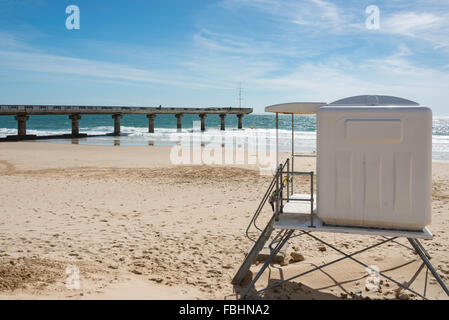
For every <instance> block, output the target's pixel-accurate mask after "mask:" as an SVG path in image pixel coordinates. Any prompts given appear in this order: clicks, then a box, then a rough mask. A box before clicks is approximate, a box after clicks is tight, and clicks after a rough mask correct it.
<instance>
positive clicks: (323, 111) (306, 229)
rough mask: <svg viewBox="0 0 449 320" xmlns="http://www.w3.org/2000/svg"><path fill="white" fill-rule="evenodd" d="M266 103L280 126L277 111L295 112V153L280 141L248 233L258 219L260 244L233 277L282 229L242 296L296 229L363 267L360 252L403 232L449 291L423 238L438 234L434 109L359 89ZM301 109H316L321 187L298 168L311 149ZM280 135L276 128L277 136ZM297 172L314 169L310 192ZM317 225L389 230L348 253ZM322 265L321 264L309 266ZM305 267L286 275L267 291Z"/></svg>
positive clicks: (243, 272)
mask: <svg viewBox="0 0 449 320" xmlns="http://www.w3.org/2000/svg"><path fill="white" fill-rule="evenodd" d="M265 111H266V112H272V113H275V114H276V132H277V131H278V115H279V114H289V115H291V121H292V142H291V145H292V150H291V157H290V158H288V159H287V160H286V161H285V162H284V163H282V164H280V163H279V149H278V147H277V148H276V154H277V156H276V160H277V164H278V167H277V170H276V174H275V176H274V178H273V181H272V182H271V184H270V186H269V188H268V190H267V192H266V193H265V195H264V197H263V199H262V202H261V204H260V205H259V208H258V209H257V211H256V213H255V214H254V216H253V218H252V220H251V222H250V224H249V226H248V228H247V232H246V234H247V236H248V237H249V238H250V239H251V237H250V236H249V230H250V229H251V228H253V227H255V228H256V229H258V230H259V231H260V236H259V238H258V240H253V239H251V240H253V241H254V243H255V244H254V246H253V248H252V249H251V251H250V252H249V253H248V255H247V256H246V258H245V260H244V262H243V264H242V265H241V267H240V269H239V270H238V272H237V274H236V275H235V277H234V279H233V284H235V285H238V284H240V283H241V282H242V281H243V279H244V278H245V276H246V275H247V272H248V271H249V268H250V266H251V264H252V263H253V262H254V261H255V260H256V258H257V256H258V254H259V252H260V251H261V250H262V249H263V247H264V245H265V244H266V243H267V242H270V236H271V235H272V233H273V231H274V230H279V231H278V234H277V235H276V236H275V237H274V239H273V240H271V243H270V245H269V248H270V249H271V253H270V255H269V257H268V259H267V260H266V262H265V263H264V265H263V266H262V268H261V269H260V271H259V272H258V273H257V274H256V275H255V277H254V279H253V280H252V282H251V283H250V285H249V286H248V287H247V288H246V290H245V291H244V293H243V294H242V295H241V298H246V297H247V295H248V293H249V291H250V290H251V289H252V288H253V287H254V284H255V283H256V281H257V280H258V279H259V277H260V276H261V275H262V273H263V272H264V270H265V269H266V268H267V267H268V266H269V264H270V263H271V261H272V260H273V258H274V257H275V256H276V255H277V254H278V253H279V251H280V250H281V248H282V247H283V246H284V245H285V244H286V243H287V241H288V240H289V239H290V238H291V237H292V236H293V234H294V233H295V232H299V234H298V235H307V236H310V237H312V238H313V239H315V240H317V241H319V242H321V243H322V244H325V245H327V246H329V247H330V248H332V249H334V250H335V251H337V252H339V253H340V254H342V255H344V256H345V257H344V258H343V259H345V258H349V259H351V260H353V261H355V262H357V263H359V264H361V265H363V266H364V267H368V266H367V265H365V264H364V263H362V262H360V261H359V260H357V259H356V258H354V256H355V255H357V254H359V253H361V252H364V251H367V250H370V249H372V248H374V247H377V246H379V245H382V244H384V243H386V242H389V241H393V240H395V239H396V238H401V237H403V238H404V237H405V238H407V239H408V241H409V242H410V244H411V245H412V247H413V250H414V251H415V252H416V253H417V254H418V255H419V257H420V258H421V259H422V260H423V264H422V266H421V268H420V270H421V269H422V268H423V267H424V266H427V268H428V270H430V271H431V273H432V274H433V276H434V277H435V279H436V280H437V282H438V283H439V284H440V285H441V287H442V288H443V290H444V291H445V292H446V293H447V294H448V296H449V289H448V287H447V286H446V284H445V283H444V282H443V280H442V279H441V277H440V276H439V275H438V273H437V272H436V270H435V268H434V267H433V266H432V264H431V262H430V256H429V254H428V253H427V252H426V250H425V249H424V247H423V246H422V244H421V243H420V242H419V239H432V237H433V235H432V233H431V232H430V230H429V229H428V227H427V226H428V225H429V224H430V222H431V201H432V111H431V110H430V109H429V108H427V107H423V106H420V105H419V104H418V103H416V102H413V101H410V100H406V99H402V98H398V97H391V96H379V95H367V96H355V97H350V98H345V99H341V100H338V101H335V102H333V103H330V104H327V103H322V102H306V103H287V104H279V105H273V106H269V107H266V109H265ZM297 114H316V116H317V135H316V137H317V138H316V141H317V148H316V153H314V154H310V155H309V156H316V171H317V172H316V177H317V184H316V194H315V191H314V190H315V189H314V177H315V174H314V172H301V171H295V157H298V156H308V155H306V154H297V153H295V146H294V145H295V143H294V115H297ZM278 137H279V136H278V135H276V139H278ZM276 145H279V141H277V144H276ZM298 175H303V176H304V175H305V176H309V177H310V193H309V194H296V193H294V190H293V187H294V179H295V176H298ZM272 194H274V198H275V199H274V200H275V210H274V213H273V216H272V217H271V219H270V221H269V222H268V224H267V225H266V227H265V228H264V229H263V230H262V229H261V228H258V227H257V225H256V221H257V219H258V217H259V215H260V213H261V211H262V208H263V206H264V204H265V203H266V202H267V200H268V199H269V197H270V195H272ZM312 232H313V233H315V232H334V233H350V234H360V235H371V236H383V237H384V238H385V240H384V241H382V242H380V243H377V244H375V245H372V246H369V247H367V248H364V249H363V250H360V251H358V252H354V253H351V254H347V253H344V252H342V251H341V250H339V249H337V248H335V247H334V246H332V245H331V244H329V243H327V242H325V241H323V240H321V239H319V238H318V237H317V236H315V235H314V234H312ZM298 235H295V236H298ZM341 260H342V259H337V260H334V261H333V262H330V263H327V264H326V265H330V264H333V263H335V262H338V261H341ZM320 267H323V266H319V267H316V268H314V269H312V270H309V271H307V272H306V273H304V274H307V273H310V272H312V271H315V270H318V269H319V268H320ZM304 274H301V275H297V276H295V277H292V278H290V279H285V280H282V281H280V282H279V283H278V284H275V285H271V286H270V287H268V288H265V289H262V291H264V290H268V289H271V288H273V287H275V286H278V285H280V284H282V283H285V282H286V281H290V280H292V279H295V278H298V277H300V276H302V275H304ZM379 276H382V277H385V278H387V279H389V280H391V281H392V282H394V283H396V284H397V285H398V286H400V287H401V288H403V289H406V290H409V291H411V292H413V293H414V294H416V295H417V296H419V297H422V298H425V294H424V295H422V294H420V293H418V292H416V291H414V290H412V289H411V288H410V287H409V286H407V285H404V284H402V283H399V282H398V281H395V280H394V279H392V278H390V277H388V276H387V275H385V274H382V273H379ZM259 292H260V291H259Z"/></svg>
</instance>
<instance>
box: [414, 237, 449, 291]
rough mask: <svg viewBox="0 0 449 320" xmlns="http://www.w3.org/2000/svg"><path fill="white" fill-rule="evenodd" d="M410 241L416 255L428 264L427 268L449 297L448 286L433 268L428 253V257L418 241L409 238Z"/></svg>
mask: <svg viewBox="0 0 449 320" xmlns="http://www.w3.org/2000/svg"><path fill="white" fill-rule="evenodd" d="M408 241H409V242H410V244H411V245H412V246H413V248H414V249H415V251H416V253H417V254H418V255H419V256H420V257H421V259H422V261H423V262H424V263H425V264H426V266H427V268H429V270H430V272H431V273H432V275H433V276H434V277H435V279H436V280H437V281H438V283H439V284H440V286H441V288H443V290H444V292H446V294H447V295H448V296H449V289H448V287H447V285H446V284H445V283H444V281H443V279H441V277H440V275H439V274H438V272H437V271H436V270H435V268H434V267H433V265H432V263H431V262H430V260H429V258H428V253H427V255H426V252H425V250H424V248H423V247H422V245H421V243H420V242H419V241H418V239H412V238H408Z"/></svg>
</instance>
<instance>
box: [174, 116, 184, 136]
mask: <svg viewBox="0 0 449 320" xmlns="http://www.w3.org/2000/svg"><path fill="white" fill-rule="evenodd" d="M183 115H184V114H182V113H178V114H175V117H176V120H177V121H176V128H177V129H178V132H181V131H182V116H183Z"/></svg>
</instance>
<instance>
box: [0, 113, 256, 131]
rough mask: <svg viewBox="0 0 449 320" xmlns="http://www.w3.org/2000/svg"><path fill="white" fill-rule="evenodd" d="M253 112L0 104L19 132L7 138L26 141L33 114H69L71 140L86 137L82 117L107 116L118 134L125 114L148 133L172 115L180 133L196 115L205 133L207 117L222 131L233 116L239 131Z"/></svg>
mask: <svg viewBox="0 0 449 320" xmlns="http://www.w3.org/2000/svg"><path fill="white" fill-rule="evenodd" d="M251 112H253V109H252V108H213V107H210V108H174V107H173V108H167V107H162V106H159V107H136V106H81V105H80V106H74V105H0V116H1V115H5V116H7V115H9V116H11V115H13V116H15V119H16V120H17V129H18V133H17V135H16V136H10V138H12V139H22V138H23V139H26V138H27V137H28V138H29V137H30V136H29V135H27V133H26V122H27V121H28V120H29V117H30V116H34V115H68V116H69V118H70V120H71V121H72V134H71V135H70V136H72V137H80V136H86V135H85V134H80V132H79V124H78V123H79V120H80V119H81V115H83V114H110V115H112V118H113V119H114V132H113V133H112V134H113V135H120V119H121V118H122V117H123V115H125V114H145V115H146V116H147V118H148V132H149V133H154V119H155V117H156V115H158V114H173V115H175V117H176V126H177V129H178V131H181V130H182V117H183V115H184V114H198V116H199V118H200V121H201V131H205V130H206V125H205V120H206V116H207V115H211V114H217V115H219V116H220V119H221V125H220V128H221V130H225V118H226V116H227V115H232V114H233V115H236V116H237V119H238V129H242V127H243V126H242V118H243V116H244V115H247V114H250V113H251Z"/></svg>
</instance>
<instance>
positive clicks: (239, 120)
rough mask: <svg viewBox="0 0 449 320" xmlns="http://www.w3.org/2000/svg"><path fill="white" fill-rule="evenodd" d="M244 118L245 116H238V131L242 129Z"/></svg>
mask: <svg viewBox="0 0 449 320" xmlns="http://www.w3.org/2000/svg"><path fill="white" fill-rule="evenodd" d="M242 118H243V114H238V115H237V119H238V122H239V124H238V129H242Z"/></svg>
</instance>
